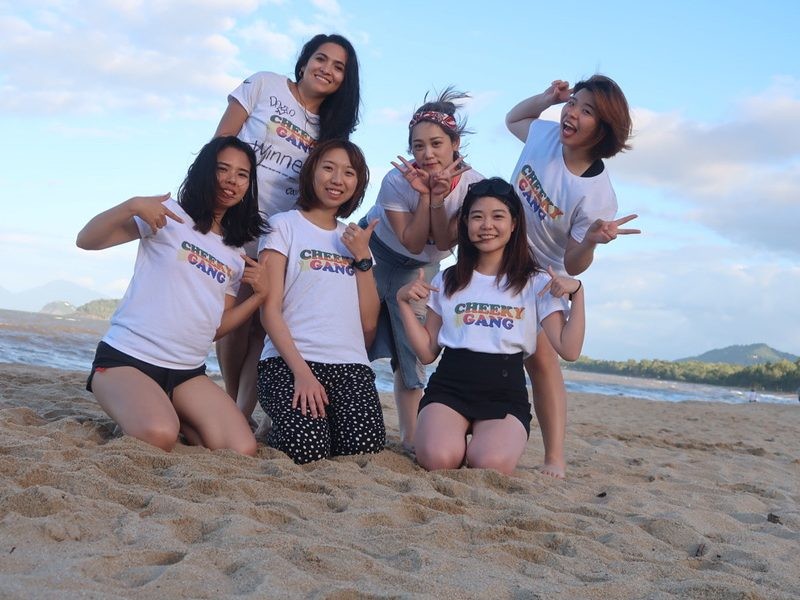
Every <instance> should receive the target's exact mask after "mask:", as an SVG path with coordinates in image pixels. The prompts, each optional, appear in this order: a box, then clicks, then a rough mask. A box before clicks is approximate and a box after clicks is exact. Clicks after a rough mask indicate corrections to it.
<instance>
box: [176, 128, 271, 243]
mask: <svg viewBox="0 0 800 600" xmlns="http://www.w3.org/2000/svg"><path fill="white" fill-rule="evenodd" d="M225 148H236V149H237V150H240V151H241V152H243V153H244V154H245V155H246V156H247V160H248V162H249V163H250V184H249V185H248V186H247V192H245V195H244V197H243V198H242V201H241V202H239V203H238V204H237V205H236V206H232V207H230V208H229V209H228V210H227V211H225V215H224V216H223V217H222V221H221V223H220V224H221V225H222V230H223V234H222V241H223V242H224V243H225V244H226V245H228V246H234V247H238V246H242V245H243V244H245V243H246V242H249V241H251V240H254V239H256V238H258V236H260V235H261V234H262V233H265V231H266V223H265V222H264V219H263V218H262V216H261V213H260V212H259V211H258V180H257V178H256V155H255V153H254V152H253V149H252V148H251V147H250V145H249V144H247V143H245V142H243V141H241V140H240V139H239V138H237V137H236V136H232V135H230V136H222V137H218V138H214V139H213V140H211V141H210V142H208V143H207V144H206V145H205V146H203V147H202V148H201V150H200V153H199V154H198V155H197V158H195V159H194V162H193V163H192V165H191V166H190V167H189V171H188V172H187V173H186V178H185V179H184V180H183V183H181V186H180V188H179V189H178V203H179V204H180V205H181V207H182V208H183V210H185V211H186V212H187V213H188V215H189V216H190V217H192V220H194V223H195V225H194V228H195V229H196V230H197V231H199V232H200V233H208V232H209V231H210V230H211V225H212V224H213V222H214V208H215V206H216V202H217V195H218V193H219V184H218V183H217V157H218V156H219V153H220V152H222V150H224V149H225Z"/></svg>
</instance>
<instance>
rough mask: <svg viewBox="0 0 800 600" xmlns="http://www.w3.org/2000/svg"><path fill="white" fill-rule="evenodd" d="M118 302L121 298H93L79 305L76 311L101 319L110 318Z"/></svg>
mask: <svg viewBox="0 0 800 600" xmlns="http://www.w3.org/2000/svg"><path fill="white" fill-rule="evenodd" d="M118 304H119V300H92V301H91V302H87V303H86V304H83V305H81V306H79V307H78V309H77V311H76V312H79V313H81V314H86V315H89V316H91V317H98V318H100V319H110V318H111V315H113V314H114V311H115V310H117V305H118Z"/></svg>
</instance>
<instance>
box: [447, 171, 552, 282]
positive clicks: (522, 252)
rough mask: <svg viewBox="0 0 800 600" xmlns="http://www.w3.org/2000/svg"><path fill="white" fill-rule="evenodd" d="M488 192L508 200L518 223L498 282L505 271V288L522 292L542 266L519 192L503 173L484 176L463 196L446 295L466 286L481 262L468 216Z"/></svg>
mask: <svg viewBox="0 0 800 600" xmlns="http://www.w3.org/2000/svg"><path fill="white" fill-rule="evenodd" d="M486 196H490V197H492V198H497V199H498V200H499V201H500V202H502V203H503V204H505V205H506V206H507V207H508V212H510V213H511V218H512V219H513V220H514V224H515V227H514V231H512V232H511V238H510V239H509V240H508V243H507V244H506V247H505V248H503V260H502V262H501V263H500V269H499V270H498V272H497V278H496V281H497V283H498V284H499V283H500V281H501V279H502V277H503V276H504V275H505V276H506V278H507V280H506V284H505V286H504V289H506V290H512V291H513V292H514V293H515V294H519V293H520V292H521V291H522V290H523V289H524V288H525V286H526V285H527V284H528V281H530V278H531V276H532V275H533V274H535V273H536V272H537V271H541V270H542V269H541V267H540V266H539V265H538V263H537V262H536V258H534V256H533V250H532V249H531V247H530V245H529V244H528V235H527V232H526V227H525V213H524V212H523V209H522V202H521V201H520V199H519V196H518V195H517V192H515V191H514V188H513V187H512V186H511V184H509V183H508V182H507V181H505V180H504V179H501V178H500V177H492V178H491V179H483V180H481V181H478V182H476V183H473V184H472V185H470V186H469V189H468V190H467V194H466V196H464V203H463V204H462V205H461V211H460V212H459V215H458V257H457V259H456V264H454V265H453V266H452V267H449V268H448V269H447V270H446V271H445V272H444V275H443V278H444V293H445V295H446V296H452V295H453V294H455V293H456V292H457V291H458V290H462V289H464V288H465V287H467V286H468V285H469V282H470V281H472V273H473V271H475V267H477V265H478V255H479V251H478V249H477V248H476V247H475V244H473V243H472V242H471V241H470V239H469V233H468V230H467V220H468V218H469V211H470V210H471V209H472V205H473V204H475V202H476V201H477V200H478V199H480V198H484V197H486Z"/></svg>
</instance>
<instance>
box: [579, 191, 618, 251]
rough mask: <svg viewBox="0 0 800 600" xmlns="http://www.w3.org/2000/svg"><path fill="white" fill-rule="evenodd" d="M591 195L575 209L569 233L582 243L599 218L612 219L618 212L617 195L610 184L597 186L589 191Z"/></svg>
mask: <svg viewBox="0 0 800 600" xmlns="http://www.w3.org/2000/svg"><path fill="white" fill-rule="evenodd" d="M589 193H590V194H591V197H586V198H584V199H583V202H581V203H580V206H578V207H577V209H576V210H575V216H574V218H573V220H572V226H571V227H570V229H569V234H570V236H571V237H572V239H574V240H575V241H576V242H578V243H580V242H582V241H583V238H584V237H586V232H587V231H588V229H589V226H590V225H591V224H592V223H594V222H595V221H596V220H597V219H602V220H603V221H611V220H612V219H613V218H614V217H615V216H616V214H617V195H616V194H615V193H614V190H613V188H612V187H611V185H610V184H609V185H608V186H607V187H606V188H605V189H603V188H601V187H596V188H594V189H593V190H591V191H590V192H589Z"/></svg>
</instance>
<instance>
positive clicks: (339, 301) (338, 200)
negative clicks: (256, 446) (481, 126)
mask: <svg viewBox="0 0 800 600" xmlns="http://www.w3.org/2000/svg"><path fill="white" fill-rule="evenodd" d="M368 180H369V171H368V170H367V163H366V161H365V160H364V156H363V154H362V153H361V150H359V148H358V146H356V145H355V144H353V143H351V142H347V141H343V140H329V141H327V142H322V143H320V144H319V145H318V146H317V147H316V148H315V149H314V151H313V152H311V154H310V155H309V157H308V160H306V162H305V164H304V165H303V168H302V170H301V171H300V199H299V201H298V206H299V209H298V210H290V211H288V212H284V213H280V214H278V215H275V216H274V217H271V218H270V227H271V231H270V233H269V234H267V235H266V236H264V237H262V238H261V242H260V243H259V249H260V253H259V259H260V260H261V262H264V258H265V257H266V259H267V260H266V265H267V272H268V275H269V291H268V293H267V299H266V301H265V303H264V309H263V310H262V313H261V321H262V324H263V325H264V329H265V331H266V332H267V338H266V339H265V340H264V350H263V351H262V353H261V361H260V362H259V364H258V400H259V402H260V403H261V407H262V408H263V409H264V412H266V413H267V414H268V415H269V417H270V418H271V419H272V429H271V430H270V432H269V434H268V436H267V443H268V444H269V445H270V446H272V447H274V448H277V449H278V450H281V451H283V452H285V453H286V454H288V455H289V456H290V457H291V458H292V460H294V461H295V462H296V463H298V464H301V463H307V462H311V461H314V460H319V459H321V458H325V457H326V456H335V455H342V454H365V453H375V452H380V451H381V450H382V449H383V445H384V442H385V439H386V431H385V428H384V423H383V411H382V409H381V403H380V399H379V398H378V390H377V388H376V387H375V372H374V371H373V370H372V368H371V367H370V364H369V359H368V358H367V347H369V345H370V344H371V343H372V340H373V339H374V337H375V329H376V327H377V323H378V311H379V301H378V292H377V290H376V288H375V278H374V277H373V275H372V255H371V253H370V251H369V237H370V235H371V234H372V230H373V229H374V228H375V224H376V223H377V221H373V222H372V223H371V224H370V225H369V226H368V227H367V228H366V229H361V227H359V226H358V225H357V224H356V223H350V224H349V225H345V224H344V223H343V222H341V221H340V220H339V218H346V217H349V216H350V215H351V214H352V213H353V212H354V211H355V210H356V209H357V208H358V205H359V204H360V203H361V200H362V199H363V197H364V191H365V190H366V187H367V182H368Z"/></svg>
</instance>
